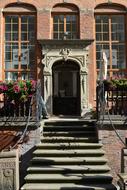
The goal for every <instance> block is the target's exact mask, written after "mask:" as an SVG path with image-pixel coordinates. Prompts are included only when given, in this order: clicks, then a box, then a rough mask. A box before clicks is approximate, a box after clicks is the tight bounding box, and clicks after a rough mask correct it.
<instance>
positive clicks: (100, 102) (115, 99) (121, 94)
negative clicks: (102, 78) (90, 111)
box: [96, 82, 127, 119]
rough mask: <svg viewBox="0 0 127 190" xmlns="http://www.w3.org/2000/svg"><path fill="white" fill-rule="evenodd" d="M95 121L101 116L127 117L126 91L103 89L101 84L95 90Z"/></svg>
mask: <svg viewBox="0 0 127 190" xmlns="http://www.w3.org/2000/svg"><path fill="white" fill-rule="evenodd" d="M96 95H97V96H96V111H97V119H99V117H100V116H101V115H106V114H108V113H109V114H110V115H123V116H126V115H127V89H124V88H123V89H122V88H109V89H108V88H105V86H104V83H103V82H101V83H99V84H98V85H97V88H96Z"/></svg>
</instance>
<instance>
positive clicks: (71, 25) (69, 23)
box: [52, 4, 79, 39]
mask: <svg viewBox="0 0 127 190" xmlns="http://www.w3.org/2000/svg"><path fill="white" fill-rule="evenodd" d="M52 21H53V30H52V38H53V39H78V38H79V25H78V9H77V7H75V6H72V5H70V4H69V5H66V6H65V5H62V4H60V5H57V6H55V7H54V8H53V10H52Z"/></svg>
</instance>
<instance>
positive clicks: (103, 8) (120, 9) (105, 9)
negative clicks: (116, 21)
mask: <svg viewBox="0 0 127 190" xmlns="http://www.w3.org/2000/svg"><path fill="white" fill-rule="evenodd" d="M124 12H125V13H126V8H125V7H124V6H122V5H119V4H113V3H112V4H100V5H98V6H96V8H95V13H124Z"/></svg>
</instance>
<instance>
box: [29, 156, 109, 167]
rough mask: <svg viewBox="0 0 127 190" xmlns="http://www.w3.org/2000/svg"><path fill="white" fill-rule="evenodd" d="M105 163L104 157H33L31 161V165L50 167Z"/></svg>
mask: <svg viewBox="0 0 127 190" xmlns="http://www.w3.org/2000/svg"><path fill="white" fill-rule="evenodd" d="M106 162H107V159H106V158H105V157H104V156H101V157H94V156H93V157H81V156H80V157H66V159H65V157H44V156H43V157H33V159H32V160H31V163H32V165H34V164H39V165H40V166H41V165H46V164H47V165H51V164H55V165H56V164H57V165H59V164H61V165H82V164H85V165H89V164H91V165H102V164H105V163H106Z"/></svg>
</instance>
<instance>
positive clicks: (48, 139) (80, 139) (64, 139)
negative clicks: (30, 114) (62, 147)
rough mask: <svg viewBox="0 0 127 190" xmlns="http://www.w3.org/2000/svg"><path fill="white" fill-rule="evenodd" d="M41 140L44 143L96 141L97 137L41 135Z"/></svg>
mask: <svg viewBox="0 0 127 190" xmlns="http://www.w3.org/2000/svg"><path fill="white" fill-rule="evenodd" d="M41 142H42V143H44V142H52V143H54V142H63V143H64V142H68V143H70V142H91V143H92V142H98V139H97V137H96V136H95V137H84V138H83V137H77V138H76V137H56V138H55V137H52V138H51V137H43V136H41Z"/></svg>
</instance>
